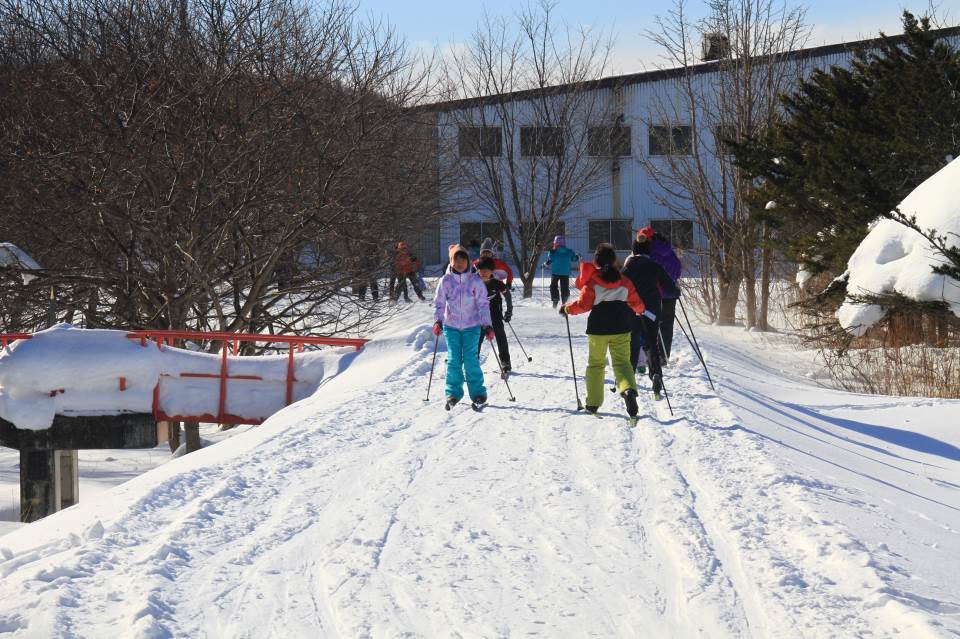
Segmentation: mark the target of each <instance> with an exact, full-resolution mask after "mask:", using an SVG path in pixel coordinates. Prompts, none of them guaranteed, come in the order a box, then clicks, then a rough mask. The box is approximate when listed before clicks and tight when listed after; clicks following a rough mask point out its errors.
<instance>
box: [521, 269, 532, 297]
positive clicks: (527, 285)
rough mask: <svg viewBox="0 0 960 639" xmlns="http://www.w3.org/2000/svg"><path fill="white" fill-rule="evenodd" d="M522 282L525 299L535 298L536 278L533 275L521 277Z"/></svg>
mask: <svg viewBox="0 0 960 639" xmlns="http://www.w3.org/2000/svg"><path fill="white" fill-rule="evenodd" d="M520 281H522V282H523V299H530V298H531V297H533V283H534V281H535V277H534V276H532V275H526V274H524V275H521V276H520Z"/></svg>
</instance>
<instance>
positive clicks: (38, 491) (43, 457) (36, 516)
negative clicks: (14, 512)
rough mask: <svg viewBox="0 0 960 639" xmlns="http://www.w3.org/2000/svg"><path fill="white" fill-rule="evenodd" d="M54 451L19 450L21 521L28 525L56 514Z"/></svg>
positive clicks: (55, 465)
mask: <svg viewBox="0 0 960 639" xmlns="http://www.w3.org/2000/svg"><path fill="white" fill-rule="evenodd" d="M54 457H55V456H54V451H53V450H49V449H43V450H21V451H20V521H22V522H24V523H29V522H32V521H37V520H40V519H43V518H44V517H46V516H47V515H52V514H53V513H55V512H57V494H56V493H57V492H58V491H57V485H56V481H55V479H56V475H57V469H56V467H57V464H56V463H55V459H54Z"/></svg>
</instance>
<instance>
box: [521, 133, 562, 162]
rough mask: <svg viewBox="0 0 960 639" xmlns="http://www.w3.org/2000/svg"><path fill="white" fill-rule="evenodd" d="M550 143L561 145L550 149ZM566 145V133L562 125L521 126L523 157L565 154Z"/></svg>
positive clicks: (545, 156)
mask: <svg viewBox="0 0 960 639" xmlns="http://www.w3.org/2000/svg"><path fill="white" fill-rule="evenodd" d="M550 136H554V137H550ZM550 144H555V145H559V146H558V147H557V148H556V149H549V148H547V147H548V145H550ZM566 145H567V140H566V134H565V132H564V129H563V127H561V126H540V125H529V126H521V127H520V157H522V158H554V157H560V156H561V155H563V153H564V150H565V148H566ZM547 151H550V152H547ZM554 151H555V152H554Z"/></svg>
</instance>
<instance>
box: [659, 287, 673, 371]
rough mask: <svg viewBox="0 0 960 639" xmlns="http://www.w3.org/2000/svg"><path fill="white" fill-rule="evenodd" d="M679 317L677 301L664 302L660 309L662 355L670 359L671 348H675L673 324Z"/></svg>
mask: <svg viewBox="0 0 960 639" xmlns="http://www.w3.org/2000/svg"><path fill="white" fill-rule="evenodd" d="M676 316H677V300H663V306H662V308H661V309H660V318H659V319H660V333H661V334H662V335H663V346H662V348H661V351H660V352H661V354H662V355H663V356H665V357H666V359H670V348H671V347H672V346H673V323H674V318H675V317H676Z"/></svg>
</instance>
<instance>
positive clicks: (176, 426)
mask: <svg viewBox="0 0 960 639" xmlns="http://www.w3.org/2000/svg"><path fill="white" fill-rule="evenodd" d="M167 423H168V424H169V425H170V429H169V433H170V435H169V440H168V441H169V443H170V452H171V453H175V452H177V449H178V448H180V422H167Z"/></svg>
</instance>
